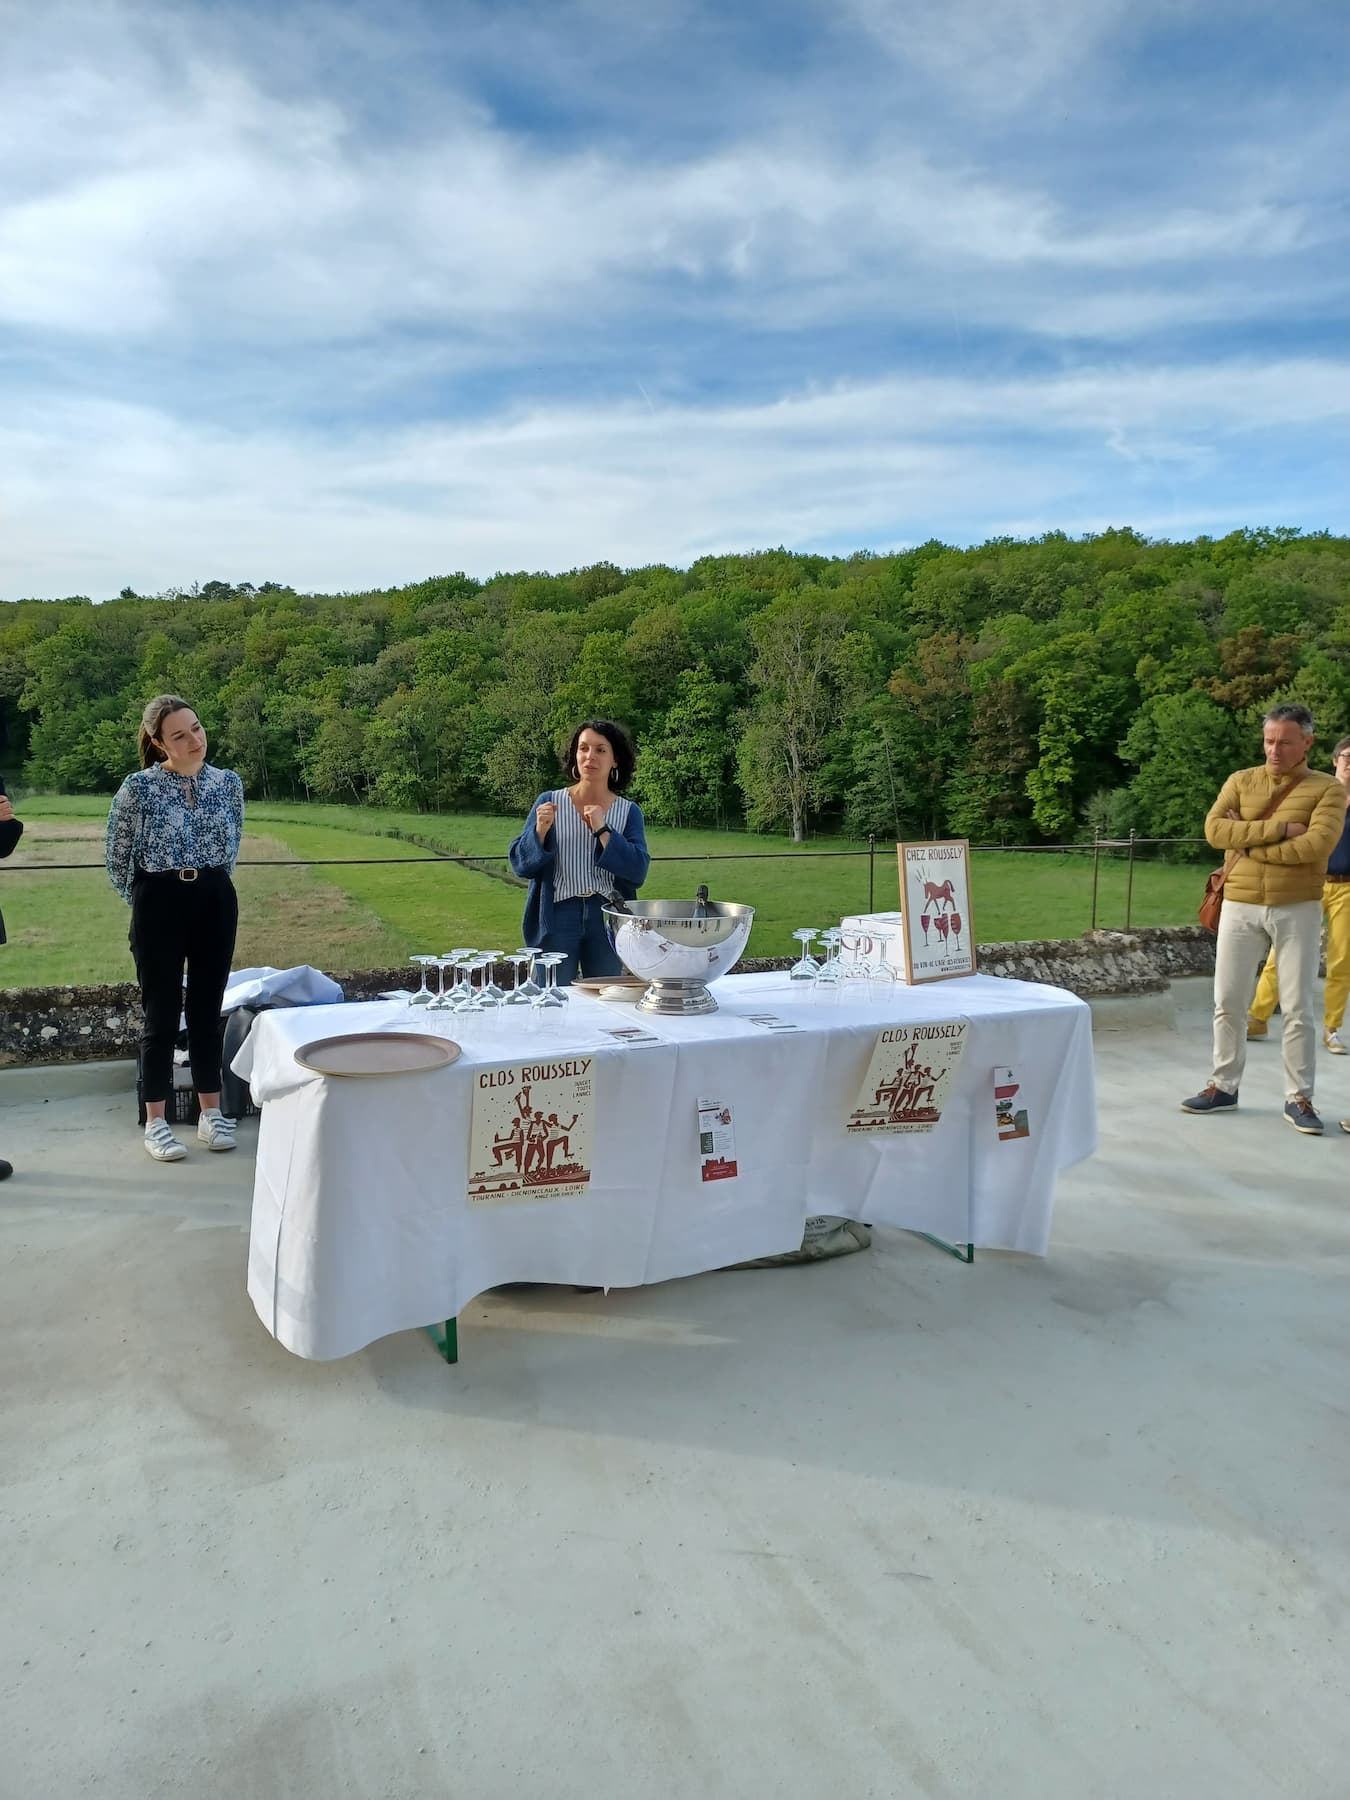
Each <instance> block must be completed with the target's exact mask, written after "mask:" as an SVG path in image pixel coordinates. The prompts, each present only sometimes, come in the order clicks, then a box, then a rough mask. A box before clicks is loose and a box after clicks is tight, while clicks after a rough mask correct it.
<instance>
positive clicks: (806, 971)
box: [788, 925, 820, 981]
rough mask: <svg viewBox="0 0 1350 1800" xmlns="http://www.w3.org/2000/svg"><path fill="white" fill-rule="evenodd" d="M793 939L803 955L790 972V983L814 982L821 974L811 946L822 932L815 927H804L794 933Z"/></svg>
mask: <svg viewBox="0 0 1350 1800" xmlns="http://www.w3.org/2000/svg"><path fill="white" fill-rule="evenodd" d="M792 935H793V937H795V938H796V940H797V942H798V943H799V944H800V945H801V947H802V953H801V955H800V956H799V957H798V958H797V960H796V962H795V963H793V965H792V967H791V968H790V969H789V970H788V980H789V981H814V980H815V978H816V976H817V975H819V973H820V964H819V963H818V962H817V961H816V959H815V957H814V956H812V954H811V945H812V943H813V942H814V941H815V939H816V938H818V937H819V936H820V932H819V931H818V930H816V928H815V927H814V926H809V925H804V926H803V927H802V929H801V930H800V931H794V932H793V934H792Z"/></svg>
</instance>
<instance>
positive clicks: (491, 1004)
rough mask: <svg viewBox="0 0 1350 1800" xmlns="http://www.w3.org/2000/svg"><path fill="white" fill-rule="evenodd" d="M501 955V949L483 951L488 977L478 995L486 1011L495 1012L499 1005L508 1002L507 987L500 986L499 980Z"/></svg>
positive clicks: (480, 1003)
mask: <svg viewBox="0 0 1350 1800" xmlns="http://www.w3.org/2000/svg"><path fill="white" fill-rule="evenodd" d="M500 957H501V952H500V950H485V951H484V952H483V958H484V964H483V966H484V968H485V970H486V975H487V978H486V980H485V981H484V982H483V986H482V990H481V992H480V993H479V996H478V1002H479V1005H480V1006H481V1007H482V1009H483V1011H484V1012H495V1011H496V1010H497V1008H498V1007H499V1006H504V1005H505V1004H506V989H505V988H504V987H501V986H499V985H498V982H497V963H498V960H499V959H500Z"/></svg>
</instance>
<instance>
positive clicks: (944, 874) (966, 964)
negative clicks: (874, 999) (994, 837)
mask: <svg viewBox="0 0 1350 1800" xmlns="http://www.w3.org/2000/svg"><path fill="white" fill-rule="evenodd" d="M895 850H896V855H897V857H898V859H899V863H900V911H901V915H902V928H901V937H902V941H903V945H904V952H905V980H906V981H907V982H909V983H910V984H911V985H914V984H917V983H919V982H923V981H950V980H951V979H952V977H953V976H955V975H973V974H974V973H975V921H974V919H973V918H972V917H971V906H970V842H969V840H968V839H967V838H941V839H934V840H931V841H929V842H927V843H910V844H897V845H896V846H895Z"/></svg>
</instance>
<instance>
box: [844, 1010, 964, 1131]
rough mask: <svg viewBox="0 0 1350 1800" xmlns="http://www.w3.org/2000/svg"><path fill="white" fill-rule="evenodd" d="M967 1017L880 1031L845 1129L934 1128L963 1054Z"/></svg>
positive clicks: (899, 1129) (894, 1129) (905, 1129)
mask: <svg viewBox="0 0 1350 1800" xmlns="http://www.w3.org/2000/svg"><path fill="white" fill-rule="evenodd" d="M969 1030H970V1024H969V1021H968V1020H966V1019H934V1020H933V1021H931V1022H930V1023H928V1024H924V1025H895V1026H892V1027H890V1028H888V1029H887V1030H885V1031H880V1032H878V1033H877V1040H876V1043H875V1044H874V1045H873V1046H872V1056H871V1060H870V1061H869V1062H868V1065H867V1073H866V1075H865V1076H864V1077H863V1082H862V1086H861V1087H860V1088H859V1089H858V1094H857V1098H856V1100H855V1101H854V1105H853V1111H852V1112H851V1113H850V1114H849V1118H848V1125H847V1129H848V1130H849V1131H853V1132H899V1131H931V1130H932V1129H933V1127H934V1126H935V1125H936V1124H937V1122H938V1120H939V1119H940V1118H941V1117H942V1108H943V1105H944V1103H945V1101H946V1098H947V1092H948V1089H949V1088H950V1087H951V1084H952V1079H953V1077H954V1076H955V1074H956V1071H957V1070H958V1069H959V1068H960V1066H961V1058H962V1057H963V1056H964V1055H965V1049H966V1034H967V1033H968V1031H969Z"/></svg>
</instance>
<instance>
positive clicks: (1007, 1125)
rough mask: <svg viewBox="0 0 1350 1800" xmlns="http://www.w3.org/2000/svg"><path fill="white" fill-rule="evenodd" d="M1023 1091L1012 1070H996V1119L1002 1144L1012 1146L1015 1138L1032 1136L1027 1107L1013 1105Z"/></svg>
mask: <svg viewBox="0 0 1350 1800" xmlns="http://www.w3.org/2000/svg"><path fill="white" fill-rule="evenodd" d="M1021 1091H1022V1084H1021V1082H1020V1081H1018V1079H1017V1077H1016V1076H1015V1075H1014V1074H1013V1072H1012V1070H1011V1069H1005V1068H998V1069H995V1070H994V1117H995V1119H996V1120H997V1122H998V1140H999V1142H1000V1143H1001V1144H1010V1143H1011V1142H1012V1141H1013V1139H1014V1138H1025V1137H1030V1136H1031V1121H1030V1119H1029V1118H1028V1117H1027V1109H1026V1107H1025V1106H1014V1105H1013V1101H1014V1100H1015V1098H1016V1097H1017V1095H1018V1094H1020V1093H1021Z"/></svg>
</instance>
